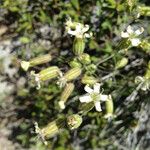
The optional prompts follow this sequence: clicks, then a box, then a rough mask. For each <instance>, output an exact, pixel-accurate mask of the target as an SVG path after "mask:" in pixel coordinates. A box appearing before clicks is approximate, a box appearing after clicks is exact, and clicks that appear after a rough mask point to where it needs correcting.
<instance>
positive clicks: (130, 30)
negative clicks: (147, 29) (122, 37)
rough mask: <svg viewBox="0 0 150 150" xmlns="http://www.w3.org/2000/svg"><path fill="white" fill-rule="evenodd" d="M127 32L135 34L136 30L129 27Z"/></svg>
mask: <svg viewBox="0 0 150 150" xmlns="http://www.w3.org/2000/svg"><path fill="white" fill-rule="evenodd" d="M127 32H128V33H129V34H133V33H134V30H133V29H132V27H131V26H130V25H129V26H128V27H127Z"/></svg>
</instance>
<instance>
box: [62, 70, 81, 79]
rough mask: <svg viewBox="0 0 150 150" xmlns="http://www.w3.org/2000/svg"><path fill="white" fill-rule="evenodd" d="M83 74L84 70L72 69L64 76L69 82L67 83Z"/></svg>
mask: <svg viewBox="0 0 150 150" xmlns="http://www.w3.org/2000/svg"><path fill="white" fill-rule="evenodd" d="M81 72H82V69H81V68H77V67H76V68H72V69H70V70H69V71H67V72H66V73H65V74H64V78H65V79H66V80H67V81H71V80H74V79H76V78H78V77H79V76H80V74H81Z"/></svg>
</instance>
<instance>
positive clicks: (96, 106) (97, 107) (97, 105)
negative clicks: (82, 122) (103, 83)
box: [95, 101, 102, 112]
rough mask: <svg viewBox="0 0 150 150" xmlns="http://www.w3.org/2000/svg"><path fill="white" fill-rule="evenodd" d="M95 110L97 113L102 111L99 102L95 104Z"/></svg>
mask: <svg viewBox="0 0 150 150" xmlns="http://www.w3.org/2000/svg"><path fill="white" fill-rule="evenodd" d="M95 109H96V110H97V111H99V112H100V111H102V108H101V103H100V102H99V101H97V102H95Z"/></svg>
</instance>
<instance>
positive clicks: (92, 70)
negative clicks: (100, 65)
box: [86, 64, 97, 74]
mask: <svg viewBox="0 0 150 150" xmlns="http://www.w3.org/2000/svg"><path fill="white" fill-rule="evenodd" d="M96 69H97V66H96V65H94V64H90V65H88V66H87V67H86V70H87V72H88V73H89V74H93V73H95V71H96Z"/></svg>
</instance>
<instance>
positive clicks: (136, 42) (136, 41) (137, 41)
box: [130, 38, 141, 46]
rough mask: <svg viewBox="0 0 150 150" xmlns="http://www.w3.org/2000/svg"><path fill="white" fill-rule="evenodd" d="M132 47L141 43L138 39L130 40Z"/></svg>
mask: <svg viewBox="0 0 150 150" xmlns="http://www.w3.org/2000/svg"><path fill="white" fill-rule="evenodd" d="M130 41H131V44H132V46H138V45H139V44H140V43H141V41H140V39H138V38H134V39H130Z"/></svg>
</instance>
